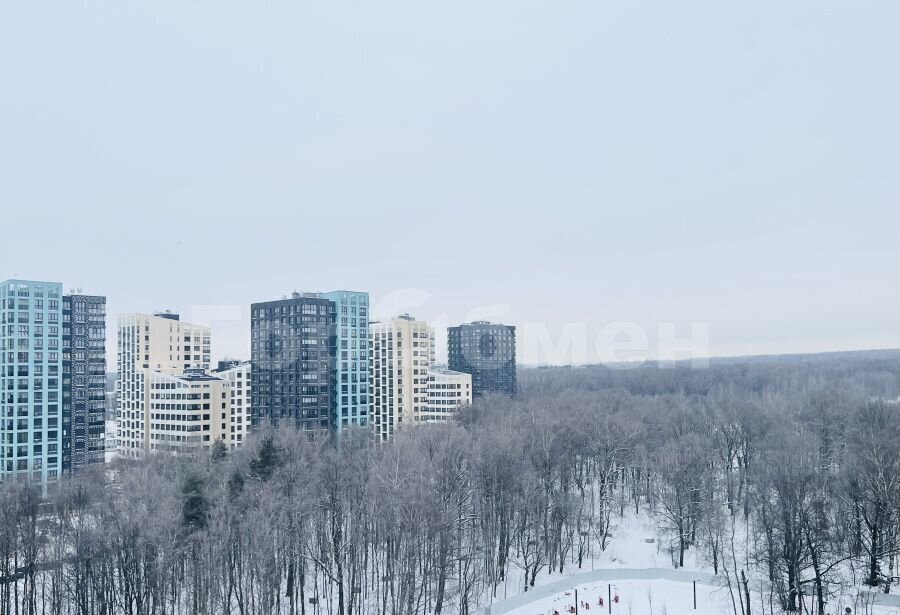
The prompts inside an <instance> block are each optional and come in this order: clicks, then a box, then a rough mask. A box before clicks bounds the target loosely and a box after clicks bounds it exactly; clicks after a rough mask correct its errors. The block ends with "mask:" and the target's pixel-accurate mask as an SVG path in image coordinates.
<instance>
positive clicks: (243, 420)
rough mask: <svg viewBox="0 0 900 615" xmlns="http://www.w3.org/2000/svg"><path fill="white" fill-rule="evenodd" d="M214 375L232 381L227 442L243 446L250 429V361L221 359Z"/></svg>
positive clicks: (235, 445) (230, 444)
mask: <svg viewBox="0 0 900 615" xmlns="http://www.w3.org/2000/svg"><path fill="white" fill-rule="evenodd" d="M214 375H215V376H217V377H219V378H222V379H223V380H227V381H228V382H230V383H231V424H230V426H229V432H228V434H227V438H226V442H227V443H228V444H229V446H230V447H231V448H235V447H238V446H241V445H242V444H243V443H244V440H246V438H247V432H248V431H249V429H250V403H251V401H250V361H219V367H218V369H217V370H216V371H215V372H214Z"/></svg>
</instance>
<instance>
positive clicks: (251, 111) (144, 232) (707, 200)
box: [0, 0, 900, 362]
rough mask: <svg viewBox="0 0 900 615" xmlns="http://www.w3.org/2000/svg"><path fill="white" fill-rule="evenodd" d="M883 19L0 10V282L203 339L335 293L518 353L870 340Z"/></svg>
mask: <svg viewBox="0 0 900 615" xmlns="http://www.w3.org/2000/svg"><path fill="white" fill-rule="evenodd" d="M898 7H900V4H898V3H897V2H896V0H883V1H871V2H862V3H860V2H843V1H842V2H828V1H824V2H823V1H821V0H816V1H809V2H802V1H801V2H783V1H776V2H768V1H756V2H745V3H733V2H728V3H721V2H719V3H717V2H705V1H704V2H670V1H665V2H631V1H620V2H604V1H601V0H588V1H582V0H571V1H566V2H532V1H526V0H515V1H508V2H496V1H490V0H477V1H469V0H453V1H444V2H421V1H418V2H403V3H401V2H394V1H391V0H382V1H378V2H343V1H337V2H309V1H304V0H295V1H291V2H284V3H283V2H265V3H257V2H240V3H235V2H219V1H217V2H184V1H181V0H179V1H177V2H168V1H159V2H118V1H109V2H28V1H24V0H23V1H17V0H11V1H6V2H2V3H0V207H2V222H0V229H2V240H0V255H2V258H0V279H2V278H6V277H21V278H28V279H47V280H54V281H62V282H63V283H64V284H65V285H66V287H82V288H84V290H85V292H92V293H98V294H105V295H107V296H108V302H109V303H108V309H109V312H110V316H111V323H114V322H115V320H114V318H115V316H116V315H117V314H120V313H125V312H132V311H142V312H148V311H152V310H156V309H161V308H171V309H173V310H179V311H181V312H182V313H184V314H185V316H186V317H191V318H193V319H195V320H203V319H206V318H212V319H213V320H214V322H213V326H214V338H215V341H214V354H215V355H218V356H222V355H226V354H228V355H232V356H241V357H245V356H247V354H248V341H247V338H248V331H249V324H248V321H247V319H246V312H247V307H248V305H249V303H251V302H253V301H260V300H267V299H275V298H279V297H280V296H281V295H282V294H284V293H287V292H290V291H292V290H294V289H301V290H331V289H335V288H350V289H361V290H368V291H370V292H371V293H372V298H373V304H375V305H376V306H378V307H377V308H376V313H380V314H382V315H384V314H390V313H391V312H394V311H399V310H403V311H410V312H412V313H414V314H416V315H417V316H419V317H422V318H425V319H430V320H433V321H434V322H435V323H436V324H437V326H438V327H439V328H440V327H441V326H442V325H446V324H447V323H456V322H459V321H461V320H468V319H470V318H472V317H477V316H479V315H487V316H489V317H490V319H492V320H502V321H504V322H508V323H512V324H517V325H519V326H520V327H521V329H520V331H522V333H520V356H519V358H520V360H523V361H526V362H537V361H554V362H567V361H569V360H573V358H574V359H575V360H578V359H580V357H579V356H577V355H576V356H574V357H573V356H571V353H570V352H569V351H564V350H560V348H561V347H562V346H563V345H564V344H561V343H560V340H561V339H564V336H563V333H562V332H563V330H564V327H565V326H566V325H567V324H569V326H570V329H569V331H570V332H571V331H576V332H578V331H580V330H583V331H584V337H585V342H584V344H583V345H584V346H586V347H587V349H588V350H587V356H586V357H585V358H586V359H588V360H591V359H596V358H597V357H598V356H599V357H600V358H604V357H603V351H604V349H603V348H600V349H599V351H598V349H596V348H595V347H596V346H597V342H598V340H600V341H601V342H602V340H604V339H606V337H604V334H603V333H602V331H603V328H604V327H605V326H608V325H609V324H610V323H614V322H620V321H626V322H630V323H634V324H635V326H637V327H640V328H641V329H642V330H644V331H646V332H647V337H648V345H649V347H650V349H651V352H652V351H653V348H655V344H656V337H657V331H658V327H659V324H660V323H674V324H675V326H676V330H677V331H678V332H679V334H684V335H687V333H688V332H689V331H690V327H691V323H699V324H700V325H701V326H706V327H708V331H709V347H708V352H709V353H711V354H713V355H735V354H748V353H782V352H806V351H824V350H843V349H861V348H884V347H898V346H900V204H898V203H900V121H898V115H900V111H898V110H900V96H898V81H900V44H898V31H900V8H898ZM202 306H218V307H212V308H210V307H202ZM242 317H243V320H238V321H234V322H229V321H227V319H230V318H238V319H241V318H242ZM110 331H111V333H113V334H114V326H111V327H110ZM541 331H543V332H544V333H545V334H546V340H549V346H548V345H547V344H546V343H544V348H543V350H541V343H543V342H541V338H543V337H544V335H543V334H541ZM607 332H608V329H607ZM578 335H581V334H580V333H579V334H578ZM442 337H443V336H442V333H440V332H439V334H438V339H439V341H441V340H442ZM579 343H580V342H578V343H576V347H577V346H578V345H579ZM600 345H601V346H602V343H601V344H600ZM441 346H443V344H441ZM110 348H111V349H112V348H114V346H113V345H111V346H110ZM439 356H440V348H439ZM112 357H114V355H111V359H112ZM113 361H114V360H113Z"/></svg>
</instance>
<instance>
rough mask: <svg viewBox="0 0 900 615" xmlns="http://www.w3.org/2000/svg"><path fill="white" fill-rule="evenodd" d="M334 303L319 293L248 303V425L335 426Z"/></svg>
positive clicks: (310, 429) (312, 429)
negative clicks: (249, 369)
mask: <svg viewBox="0 0 900 615" xmlns="http://www.w3.org/2000/svg"><path fill="white" fill-rule="evenodd" d="M335 319H336V307H335V302H334V301H331V300H329V299H326V298H324V297H322V296H320V295H319V294H318V293H302V294H301V293H294V294H293V295H292V296H291V298H290V299H282V300H279V301H266V302H264V303H254V304H253V305H252V306H251V317H250V336H251V342H250V343H251V358H250V362H251V376H250V379H251V380H250V382H251V388H250V397H251V400H250V407H251V412H252V416H251V425H252V427H253V428H258V427H259V426H260V424H262V423H264V422H265V421H267V420H268V421H270V422H271V423H272V424H273V425H278V424H282V423H285V422H288V423H289V424H292V425H295V426H296V427H297V428H298V429H301V430H303V431H306V432H310V433H312V432H319V431H325V430H329V429H333V428H334V425H333V417H332V415H333V413H332V405H333V401H334V400H333V396H334V394H335V392H334V382H333V374H334V362H335V356H336V346H337V345H336V341H335V339H336V336H335Z"/></svg>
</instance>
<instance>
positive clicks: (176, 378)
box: [144, 367, 231, 455]
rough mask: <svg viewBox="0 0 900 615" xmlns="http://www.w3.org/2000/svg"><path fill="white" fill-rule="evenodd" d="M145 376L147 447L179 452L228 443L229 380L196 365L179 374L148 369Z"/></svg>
mask: <svg viewBox="0 0 900 615" xmlns="http://www.w3.org/2000/svg"><path fill="white" fill-rule="evenodd" d="M144 377H145V379H146V380H145V382H146V388H145V400H144V412H145V413H146V415H147V417H148V419H147V430H146V438H147V441H148V442H149V443H150V444H149V449H148V450H150V451H153V452H162V453H171V454H179V455H180V454H189V453H196V452H198V451H202V450H204V449H208V448H209V447H211V446H212V445H213V444H214V443H215V442H217V441H220V440H221V441H222V442H225V443H226V444H227V443H228V435H229V427H230V425H231V382H229V381H228V380H224V379H222V378H219V377H217V376H214V375H211V374H208V373H206V370H204V369H203V368H199V367H198V368H195V367H188V368H185V369H184V371H183V373H181V374H179V375H172V374H167V373H164V372H161V371H157V370H153V369H148V370H145V372H144Z"/></svg>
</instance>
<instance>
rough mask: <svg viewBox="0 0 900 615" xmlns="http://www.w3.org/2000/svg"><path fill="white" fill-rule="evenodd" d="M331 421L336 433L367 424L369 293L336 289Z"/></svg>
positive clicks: (326, 295)
mask: <svg viewBox="0 0 900 615" xmlns="http://www.w3.org/2000/svg"><path fill="white" fill-rule="evenodd" d="M322 297H324V298H325V299H328V300H330V301H333V302H334V306H335V326H334V330H335V362H334V372H333V374H332V379H333V382H332V389H333V398H332V406H333V407H332V421H333V423H334V428H335V430H336V431H337V432H338V433H340V432H341V431H342V430H344V429H347V428H348V427H351V426H362V427H365V426H367V425H368V424H369V371H370V365H369V293H363V292H355V291H348V290H336V291H333V292H330V293H323V294H322Z"/></svg>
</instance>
